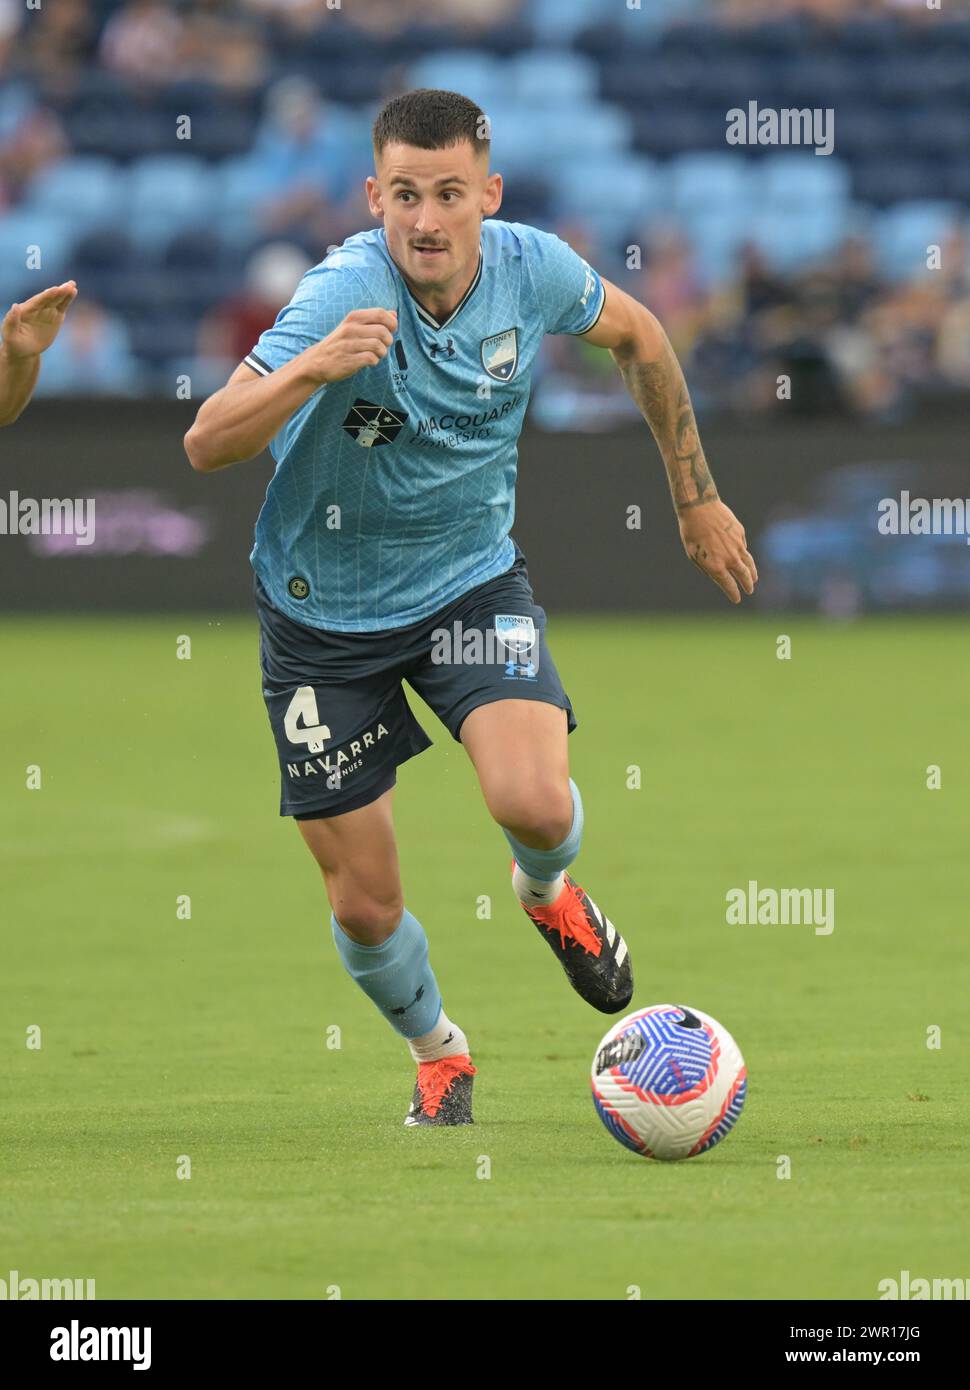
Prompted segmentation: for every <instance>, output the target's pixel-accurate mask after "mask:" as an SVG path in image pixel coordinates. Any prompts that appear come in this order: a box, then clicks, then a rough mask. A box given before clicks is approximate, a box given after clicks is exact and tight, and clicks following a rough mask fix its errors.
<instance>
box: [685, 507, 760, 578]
mask: <svg viewBox="0 0 970 1390" xmlns="http://www.w3.org/2000/svg"><path fill="white" fill-rule="evenodd" d="M677 515H678V520H679V522H680V538H681V540H682V541H683V543H684V549H685V550H686V551H687V554H688V556H689V557H690V559H691V560H692V561H693V562H694V564H695V565H696V566H697V568H698V569H699V570H703V572H704V573H705V574H706V575H707V576H708V577H709V578H710V579H713V580H714V583H715V584H717V585H718V586H719V588H721V589H723V590H724V592H725V593H726V594H727V596H728V598H729V599H730V600H731V602H732V603H740V602H741V589H743V590H744V592H745V593H746V594H753V593H754V586H755V585H756V584H757V582H758V568H757V566H756V565H755V562H754V556H753V555H752V554H751V552H750V551H749V550H748V543H747V538H746V537H745V534H744V527H743V526H742V525H741V523H740V521H738V519H737V517H736V516H735V515H734V513H733V512H732V511H731V509H730V507H725V505H724V503H723V502H720V501H711V502H701V503H700V504H699V505H698V506H695V507H685V508H683V509H682V510H681V511H679V512H678V514H677ZM738 585H740V586H741V587H740V588H739V587H738Z"/></svg>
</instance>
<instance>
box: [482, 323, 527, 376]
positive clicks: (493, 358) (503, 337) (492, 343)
mask: <svg viewBox="0 0 970 1390" xmlns="http://www.w3.org/2000/svg"><path fill="white" fill-rule="evenodd" d="M481 354H482V366H483V367H484V368H485V370H486V372H488V374H489V376H491V377H494V378H495V380H496V381H511V379H512V377H514V376H515V369H516V367H517V366H518V365H519V330H518V329H517V328H507V329H506V330H505V332H504V333H493V334H492V336H491V338H483V339H482V345H481Z"/></svg>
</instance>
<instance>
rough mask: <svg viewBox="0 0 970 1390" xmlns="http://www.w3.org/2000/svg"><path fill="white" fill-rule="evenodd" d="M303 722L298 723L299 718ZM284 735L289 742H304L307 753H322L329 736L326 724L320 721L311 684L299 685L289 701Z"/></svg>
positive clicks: (284, 723)
mask: <svg viewBox="0 0 970 1390" xmlns="http://www.w3.org/2000/svg"><path fill="white" fill-rule="evenodd" d="M301 719H302V720H303V723H302V724H301V723H300V720H301ZM283 727H284V728H285V729H286V737H287V738H288V739H289V740H290V742H291V743H305V744H306V747H307V752H308V753H322V752H323V751H324V749H325V748H326V742H325V740H326V739H328V738H329V737H330V730H329V729H328V728H327V726H326V724H321V723H320V715H319V713H318V712H317V696H316V692H315V691H314V689H313V686H312V685H301V686H300V687H299V689H298V690H297V692H296V694H295V695H294V696H293V699H292V700H291V701H290V704H289V708H288V709H287V711H286V718H285V720H284V721H283Z"/></svg>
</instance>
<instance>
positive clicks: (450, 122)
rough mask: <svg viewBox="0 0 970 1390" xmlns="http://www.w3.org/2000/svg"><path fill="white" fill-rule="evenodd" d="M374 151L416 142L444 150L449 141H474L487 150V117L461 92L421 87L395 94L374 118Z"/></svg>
mask: <svg viewBox="0 0 970 1390" xmlns="http://www.w3.org/2000/svg"><path fill="white" fill-rule="evenodd" d="M372 134H373V141H374V155H375V157H377V156H378V155H380V154H381V153H382V151H383V149H384V146H385V145H390V144H401V145H415V146H417V148H418V149H419V150H444V149H447V148H448V146H449V145H458V144H461V143H462V141H464V140H469V141H470V142H471V145H472V148H473V149H474V150H484V152H485V153H486V155H487V154H488V150H489V145H490V143H491V142H490V140H489V124H488V117H487V116H486V115H485V112H484V111H483V110H482V109H481V107H480V106H476V105H475V103H474V102H473V101H470V100H469V98H468V97H463V96H462V95H461V93H460V92H444V91H441V90H439V89H438V88H436V87H418V88H416V89H415V91H413V92H403V93H402V94H401V95H400V96H397V97H392V98H391V100H390V101H389V102H387V103H386V104H385V105H384V106H383V108H382V109H381V111H380V112H379V113H378V116H377V119H376V121H375V122H374V129H373V133H372Z"/></svg>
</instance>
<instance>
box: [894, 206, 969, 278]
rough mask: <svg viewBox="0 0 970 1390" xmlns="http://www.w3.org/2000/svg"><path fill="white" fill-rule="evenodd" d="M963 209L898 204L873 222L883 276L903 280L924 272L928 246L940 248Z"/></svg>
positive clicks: (963, 214) (958, 219)
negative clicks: (874, 223)
mask: <svg viewBox="0 0 970 1390" xmlns="http://www.w3.org/2000/svg"><path fill="white" fill-rule="evenodd" d="M962 216H965V210H964V209H961V208H960V207H959V206H958V205H957V204H956V203H947V202H940V201H929V200H927V201H923V202H913V203H900V204H898V205H897V206H896V207H892V208H889V209H887V210H886V211H885V212H884V213H882V215H881V216H880V217H879V219H878V220H877V222H876V226H875V236H876V248H877V252H878V256H879V261H880V264H881V266H882V269H883V271H884V272H885V274H887V275H889V276H890V277H891V278H893V279H897V280H905V279H909V278H911V277H914V276H917V275H919V274H920V273H921V272H925V271H926V268H927V267H926V257H927V247H928V246H933V245H936V246H941V245H942V244H943V243H944V242H945V241H946V238H947V235H948V233H949V232H950V231H951V230H952V228H953V227H954V225H955V224H956V223H958V222H959V221H960V219H961V217H962Z"/></svg>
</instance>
